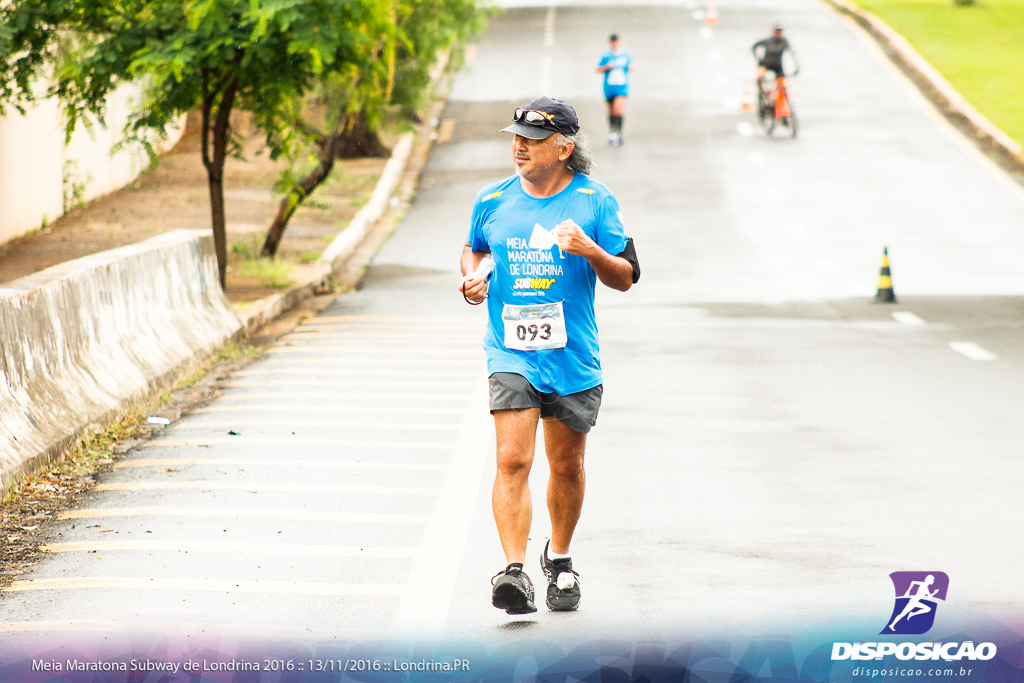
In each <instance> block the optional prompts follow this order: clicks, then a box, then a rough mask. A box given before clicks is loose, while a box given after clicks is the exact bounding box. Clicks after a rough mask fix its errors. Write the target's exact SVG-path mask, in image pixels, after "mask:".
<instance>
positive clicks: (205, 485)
mask: <svg viewBox="0 0 1024 683" xmlns="http://www.w3.org/2000/svg"><path fill="white" fill-rule="evenodd" d="M179 489H191V490H196V489H198V490H200V491H207V490H209V491H215V490H216V491H249V492H255V493H258V492H260V491H291V492H296V493H355V494H358V493H364V494H368V495H376V496H436V495H437V494H438V493H440V492H441V489H434V488H427V487H425V486H351V485H347V484H317V483H315V482H296V483H290V482H270V481H221V480H218V479H204V480H201V481H121V482H112V483H109V484H98V485H97V486H96V487H95V488H94V489H93V490H94V491H174V490H179Z"/></svg>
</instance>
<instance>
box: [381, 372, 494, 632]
mask: <svg viewBox="0 0 1024 683" xmlns="http://www.w3.org/2000/svg"><path fill="white" fill-rule="evenodd" d="M488 418H489V415H488V411H487V382H485V381H481V382H480V384H479V385H478V387H477V390H476V392H475V393H474V394H473V398H472V400H471V401H470V403H469V406H468V407H467V409H466V413H465V420H464V421H463V429H462V431H461V432H460V433H459V438H458V442H457V443H456V446H455V450H454V452H453V454H452V459H451V465H452V470H451V471H450V472H449V473H448V475H447V476H446V477H445V479H444V482H443V483H442V485H441V490H442V495H440V496H438V498H437V499H436V502H435V503H434V511H433V514H432V515H431V517H430V522H429V523H428V525H427V527H426V529H425V530H424V534H423V539H422V542H421V544H420V550H419V553H418V554H417V557H416V560H415V562H414V563H413V566H412V568H411V569H410V571H409V577H410V583H409V586H408V590H407V591H406V593H405V597H404V598H403V599H402V601H401V603H400V604H399V606H398V609H397V611H396V613H395V618H394V625H395V628H396V629H398V630H400V631H403V632H406V633H408V634H410V635H416V636H423V635H438V634H440V632H441V630H442V628H443V627H444V623H445V620H446V618H447V615H448V608H449V606H450V605H451V594H452V591H453V590H454V588H455V578H456V576H457V575H458V570H459V567H460V565H461V563H462V556H463V554H464V552H465V547H466V538H467V536H468V535H469V529H470V526H471V524H472V520H473V511H474V508H475V506H476V500H477V495H478V493H479V491H480V486H481V478H482V477H483V472H484V464H485V462H486V460H487V458H489V457H493V451H492V450H491V444H492V443H493V436H492V435H491V434H490V432H489V430H488V427H489V425H490V421H489V419H488Z"/></svg>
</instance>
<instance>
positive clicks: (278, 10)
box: [0, 0, 392, 285]
mask: <svg viewBox="0 0 1024 683" xmlns="http://www.w3.org/2000/svg"><path fill="white" fill-rule="evenodd" d="M390 7H391V5H390V0H9V1H8V2H6V3H4V4H3V5H2V7H0V27H2V28H0V104H2V103H3V102H8V103H13V104H14V105H15V106H16V107H18V108H19V109H20V108H22V107H23V105H24V104H26V103H28V102H31V101H32V100H33V98H34V97H35V90H34V88H35V87H36V83H37V82H40V81H41V79H47V80H48V81H49V82H50V83H51V85H50V86H49V87H48V88H46V94H47V95H56V96H57V97H59V98H60V100H61V102H62V103H63V105H64V110H65V112H66V121H67V132H68V135H70V134H71V132H72V131H73V130H74V128H75V126H76V125H77V124H78V123H79V122H80V121H85V122H86V123H87V124H88V121H89V119H90V117H94V118H95V119H96V120H97V121H98V122H100V123H101V124H102V123H103V114H104V107H105V104H106V98H107V96H108V95H109V94H110V93H111V92H112V91H113V89H114V88H116V87H117V86H118V85H119V84H120V83H122V82H125V81H129V80H136V81H140V82H142V83H144V84H145V87H146V96H145V97H144V99H143V101H142V103H141V104H140V106H139V109H138V111H137V112H136V113H135V114H134V116H133V117H132V119H131V121H130V123H129V125H128V128H127V129H126V131H125V133H126V141H130V140H137V141H140V142H142V143H143V144H146V145H147V146H148V145H149V141H150V139H151V136H152V132H153V131H163V130H165V129H166V127H167V126H168V125H171V124H172V123H173V122H174V121H175V120H176V119H177V118H178V117H179V116H180V115H181V114H184V113H187V112H190V111H193V110H195V109H199V110H200V111H201V113H202V157H203V164H204V166H205V167H206V171H207V177H208V183H209V190H210V209H211V218H212V224H213V234H214V242H215V244H216V248H217V258H218V263H219V267H220V281H221V284H222V285H224V284H225V273H226V267H227V238H226V233H225V217H224V192H223V190H224V187H223V182H224V164H225V161H226V159H227V157H228V156H229V155H231V154H237V153H238V152H239V149H240V148H239V145H238V144H237V140H236V138H235V135H234V132H233V130H232V127H231V114H232V112H233V111H235V110H243V111H247V112H250V113H251V114H252V116H253V120H254V121H255V123H256V124H257V125H258V126H259V127H260V128H261V129H262V130H263V131H264V132H265V134H266V139H267V145H268V147H269V149H270V151H271V155H272V156H273V157H275V158H276V157H277V156H278V155H280V154H282V153H287V152H288V151H289V150H290V149H291V148H292V147H293V146H294V145H295V143H296V141H297V139H298V137H297V129H296V125H295V124H296V122H297V120H298V117H297V116H296V111H295V107H296V102H299V101H301V100H302V99H303V97H304V96H305V95H306V94H307V93H308V92H310V91H311V90H312V88H313V87H314V85H315V84H316V83H318V82H320V81H321V80H322V79H324V78H325V77H326V76H329V75H331V74H335V73H344V72H346V71H347V70H349V69H350V67H351V65H352V64H353V63H358V61H359V60H360V59H361V58H365V56H366V54H367V46H368V45H376V44H377V43H378V42H379V41H380V39H381V37H382V36H386V35H387V33H388V31H389V27H390V26H391V24H392V22H391V21H389V10H390ZM148 148H149V149H150V151H151V153H152V148H151V147H148Z"/></svg>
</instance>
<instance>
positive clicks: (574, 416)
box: [490, 372, 604, 434]
mask: <svg viewBox="0 0 1024 683" xmlns="http://www.w3.org/2000/svg"><path fill="white" fill-rule="evenodd" d="M490 386H491V412H492V413H493V412H494V411H495V410H513V409H516V408H540V416H541V417H553V418H555V419H556V420H558V421H559V422H561V423H562V424H564V425H565V426H566V427H568V428H569V429H571V430H573V431H574V432H580V433H582V434H586V433H587V432H589V431H590V428H591V427H593V426H594V425H595V424H597V411H598V410H599V409H600V408H601V396H602V394H604V386H603V385H600V384H598V385H597V386H596V387H591V388H590V389H584V390H583V391H578V392H576V393H575V394H567V395H565V396H559V395H558V394H555V393H550V394H549V393H544V392H540V391H537V389H535V388H534V386H533V385H532V384H530V382H529V380H527V379H526V378H525V377H523V376H522V375H517V374H515V373H513V372H496V373H494V374H493V375H491V379H490Z"/></svg>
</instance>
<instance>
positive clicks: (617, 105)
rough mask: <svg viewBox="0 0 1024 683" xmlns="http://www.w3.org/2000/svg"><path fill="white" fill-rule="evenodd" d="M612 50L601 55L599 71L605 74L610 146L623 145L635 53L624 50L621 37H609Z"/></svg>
mask: <svg viewBox="0 0 1024 683" xmlns="http://www.w3.org/2000/svg"><path fill="white" fill-rule="evenodd" d="M608 42H609V45H610V47H611V49H610V50H608V51H606V52H604V53H602V54H601V59H600V60H598V62H597V70H598V72H600V73H604V99H605V101H607V102H608V128H609V131H610V132H609V133H608V144H609V145H621V144H622V116H623V114H625V113H626V98H627V97H629V70H630V68H631V67H632V66H633V53H632V52H630V51H629V50H623V49H622V45H621V44H620V43H619V36H618V35H616V34H614V33H613V34H612V35H611V36H609V37H608Z"/></svg>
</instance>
